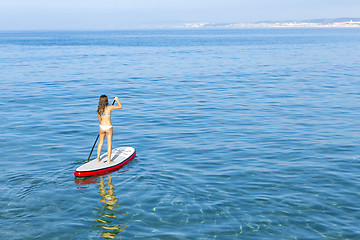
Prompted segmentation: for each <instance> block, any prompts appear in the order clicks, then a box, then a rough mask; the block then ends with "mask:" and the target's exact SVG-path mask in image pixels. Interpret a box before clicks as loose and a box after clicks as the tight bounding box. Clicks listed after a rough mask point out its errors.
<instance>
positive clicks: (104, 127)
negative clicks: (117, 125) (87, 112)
mask: <svg viewBox="0 0 360 240" xmlns="http://www.w3.org/2000/svg"><path fill="white" fill-rule="evenodd" d="M106 115H107V116H108V115H111V114H110V113H106V114H105V113H104V114H101V115H100V116H106ZM100 128H101V129H102V130H104V131H106V130H109V129H110V128H112V125H110V126H107V125H101V124H100Z"/></svg>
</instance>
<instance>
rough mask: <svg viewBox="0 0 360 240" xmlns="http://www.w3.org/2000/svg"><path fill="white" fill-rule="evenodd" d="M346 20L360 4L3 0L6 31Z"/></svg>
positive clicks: (357, 0) (355, 0) (0, 24)
mask: <svg viewBox="0 0 360 240" xmlns="http://www.w3.org/2000/svg"><path fill="white" fill-rule="evenodd" d="M341 17H353V18H358V17H360V0H0V30H112V29H136V28H152V27H159V26H172V25H176V24H182V23H197V22H210V23H244V22H247V23H249V22H258V21H284V20H308V19H320V18H341Z"/></svg>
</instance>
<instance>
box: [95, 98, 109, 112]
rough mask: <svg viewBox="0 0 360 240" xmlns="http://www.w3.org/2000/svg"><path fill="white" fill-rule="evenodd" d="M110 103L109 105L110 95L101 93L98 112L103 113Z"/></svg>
mask: <svg viewBox="0 0 360 240" xmlns="http://www.w3.org/2000/svg"><path fill="white" fill-rule="evenodd" d="M108 105H109V100H108V97H107V96H106V95H101V96H100V98H99V106H98V109H97V113H98V114H99V115H101V114H103V113H104V111H105V108H106V106H108Z"/></svg>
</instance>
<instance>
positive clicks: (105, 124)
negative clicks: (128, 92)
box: [96, 95, 122, 164]
mask: <svg viewBox="0 0 360 240" xmlns="http://www.w3.org/2000/svg"><path fill="white" fill-rule="evenodd" d="M114 100H115V101H116V102H117V104H118V106H114V105H109V100H108V97H107V96H106V95H101V96H100V99H99V106H98V109H97V114H98V118H99V123H100V127H99V138H100V140H99V145H98V147H97V158H96V159H97V161H98V162H100V154H101V149H102V147H103V145H104V140H105V135H106V138H107V155H108V163H109V164H111V163H114V162H113V161H111V149H112V136H113V127H112V124H111V111H112V110H114V109H122V105H121V103H120V102H119V99H118V98H117V97H115V98H114Z"/></svg>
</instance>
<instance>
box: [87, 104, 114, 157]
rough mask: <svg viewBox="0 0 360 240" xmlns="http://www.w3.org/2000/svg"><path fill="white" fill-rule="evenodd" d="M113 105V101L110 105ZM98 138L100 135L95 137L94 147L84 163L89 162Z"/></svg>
mask: <svg viewBox="0 0 360 240" xmlns="http://www.w3.org/2000/svg"><path fill="white" fill-rule="evenodd" d="M114 104H115V100H114V101H113V103H112V105H114ZM99 136H100V134H98V135H97V138H96V140H95V142H94V145H93V146H92V149H91V152H90V154H89V157H88V159H87V160H86V162H88V161H89V159H90V157H91V154H92V152H93V150H94V147H95V145H96V142H97V140H98V139H99Z"/></svg>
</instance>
